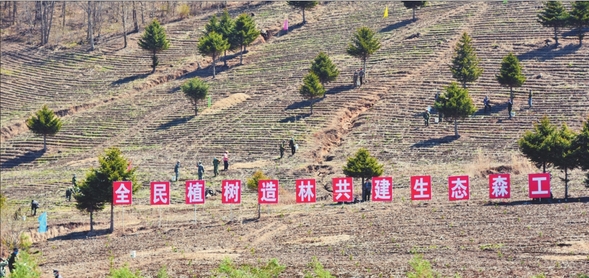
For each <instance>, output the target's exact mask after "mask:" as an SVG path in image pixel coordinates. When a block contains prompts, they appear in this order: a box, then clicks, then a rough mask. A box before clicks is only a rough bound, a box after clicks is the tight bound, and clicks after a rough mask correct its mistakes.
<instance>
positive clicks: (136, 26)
mask: <svg viewBox="0 0 589 278" xmlns="http://www.w3.org/2000/svg"><path fill="white" fill-rule="evenodd" d="M137 32H139V25H137V9H136V8H135V1H133V33H137Z"/></svg>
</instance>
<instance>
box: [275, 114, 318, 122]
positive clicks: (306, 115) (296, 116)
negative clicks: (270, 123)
mask: <svg viewBox="0 0 589 278" xmlns="http://www.w3.org/2000/svg"><path fill="white" fill-rule="evenodd" d="M309 116H311V113H305V114H300V115H294V116H290V117H286V118H284V119H282V120H280V122H281V123H289V122H295V121H299V120H302V119H304V118H307V117H309Z"/></svg>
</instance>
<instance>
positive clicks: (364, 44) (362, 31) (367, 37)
mask: <svg viewBox="0 0 589 278" xmlns="http://www.w3.org/2000/svg"><path fill="white" fill-rule="evenodd" d="M379 49H380V41H379V40H378V38H376V37H375V33H374V31H372V30H371V29H370V28H368V27H361V28H359V29H358V30H357V31H356V33H354V37H353V38H352V42H351V43H350V44H348V49H347V50H346V51H347V53H348V54H349V55H350V56H353V57H356V58H360V59H361V60H362V63H363V68H364V77H365V78H366V77H367V76H368V72H367V70H366V60H367V59H368V57H370V56H371V55H372V54H374V52H376V51H377V50H379Z"/></svg>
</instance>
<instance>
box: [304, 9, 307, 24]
mask: <svg viewBox="0 0 589 278" xmlns="http://www.w3.org/2000/svg"><path fill="white" fill-rule="evenodd" d="M305 23H307V20H306V19H305V8H303V24H305Z"/></svg>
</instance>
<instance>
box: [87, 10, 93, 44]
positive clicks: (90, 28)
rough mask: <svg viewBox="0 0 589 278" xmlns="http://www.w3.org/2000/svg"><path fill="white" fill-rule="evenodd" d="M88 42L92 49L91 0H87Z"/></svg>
mask: <svg viewBox="0 0 589 278" xmlns="http://www.w3.org/2000/svg"><path fill="white" fill-rule="evenodd" d="M86 13H87V14H88V42H89V43H90V51H93V50H94V28H93V26H92V21H93V20H92V1H88V9H87V10H86Z"/></svg>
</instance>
